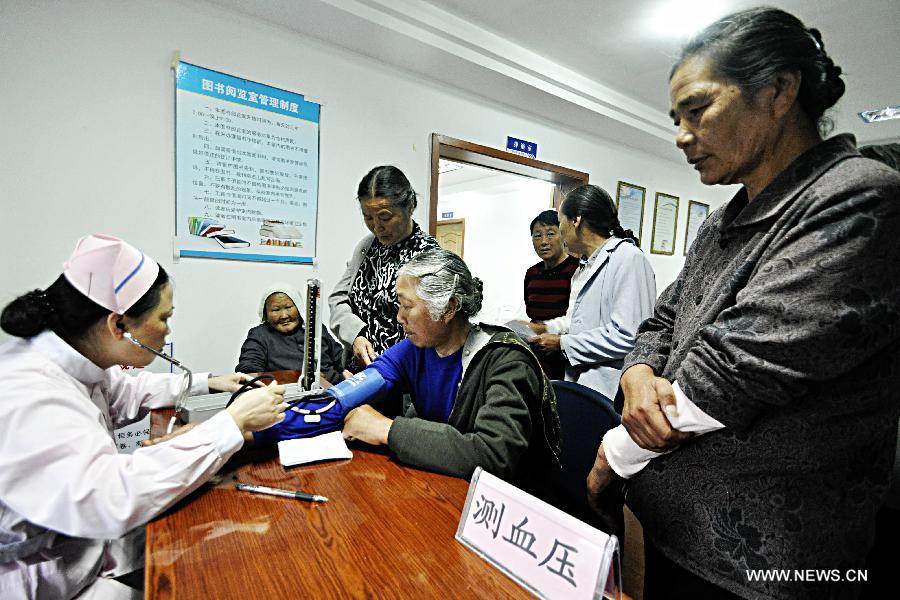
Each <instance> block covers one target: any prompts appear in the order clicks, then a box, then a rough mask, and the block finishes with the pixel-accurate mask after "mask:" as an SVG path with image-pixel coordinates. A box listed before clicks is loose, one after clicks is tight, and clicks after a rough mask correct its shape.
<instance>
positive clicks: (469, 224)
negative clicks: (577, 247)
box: [429, 134, 588, 323]
mask: <svg viewBox="0 0 900 600" xmlns="http://www.w3.org/2000/svg"><path fill="white" fill-rule="evenodd" d="M431 164H432V173H431V205H430V211H429V232H430V233H431V234H432V235H434V236H435V237H436V238H438V241H439V242H440V243H441V245H442V247H444V248H446V249H447V250H450V251H452V252H456V253H457V254H459V255H460V256H462V257H463V258H464V259H465V261H466V264H467V265H468V266H469V268H470V269H471V270H472V273H473V275H475V276H476V277H479V278H481V280H482V281H483V282H484V303H483V305H482V310H481V313H480V315H479V320H482V321H485V322H488V323H505V322H506V321H509V320H510V319H514V318H522V317H524V316H525V304H524V299H523V281H524V276H525V271H526V269H528V267H530V266H531V265H533V264H534V263H536V262H538V261H539V260H540V259H539V257H538V256H536V255H535V253H534V249H533V246H532V244H531V234H530V232H529V231H528V225H529V224H530V223H531V220H532V219H534V217H536V216H537V215H538V213H540V212H541V211H543V210H547V209H555V208H557V207H558V206H559V203H560V201H561V200H562V198H563V197H564V195H565V194H566V193H567V192H568V191H569V190H571V189H573V188H575V187H577V186H579V185H582V184H584V183H587V182H588V175H587V173H582V172H580V171H575V170H572V169H567V168H565V167H560V166H558V165H552V164H550V163H544V162H541V161H538V160H535V159H531V158H527V157H523V156H519V155H516V154H512V153H510V152H504V151H501V150H496V149H494V148H488V147H486V146H479V145H477V144H472V143H469V142H464V141H461V140H456V139H453V138H448V137H446V136H441V135H437V134H434V135H433V136H432V156H431Z"/></svg>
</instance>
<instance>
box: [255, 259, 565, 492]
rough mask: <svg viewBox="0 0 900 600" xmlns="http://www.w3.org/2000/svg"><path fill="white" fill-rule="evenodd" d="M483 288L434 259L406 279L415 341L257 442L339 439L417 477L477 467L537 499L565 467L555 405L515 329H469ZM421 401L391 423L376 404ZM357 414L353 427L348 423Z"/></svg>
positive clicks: (459, 266)
mask: <svg viewBox="0 0 900 600" xmlns="http://www.w3.org/2000/svg"><path fill="white" fill-rule="evenodd" d="M481 287H482V286H481V281H479V280H478V279H475V278H473V277H472V275H471V273H469V269H468V268H467V267H466V264H465V263H464V262H463V261H462V259H461V258H459V257H458V256H457V255H455V254H452V253H450V252H447V251H445V250H440V249H438V250H428V251H426V252H423V253H422V254H420V255H418V256H416V257H414V258H412V259H411V260H410V261H409V262H407V263H406V264H405V265H404V266H403V267H402V268H401V269H400V271H399V273H398V277H397V298H398V299H399V301H400V310H399V311H398V313H397V318H398V320H399V322H400V323H401V324H402V325H403V329H404V330H405V332H406V339H404V340H402V341H401V342H400V343H398V344H396V345H394V346H391V347H390V348H388V349H387V350H386V351H385V352H384V353H383V354H381V355H380V356H378V357H376V358H375V361H374V362H373V363H372V364H370V365H369V366H368V367H367V368H366V369H364V370H363V371H361V372H359V373H357V374H356V375H354V376H353V377H352V378H350V379H348V380H346V381H343V382H341V383H340V384H338V385H336V386H334V387H332V388H330V389H328V390H327V391H325V392H321V393H320V394H319V397H317V398H315V399H313V400H309V401H304V402H303V403H301V404H298V405H297V406H293V407H292V410H288V411H287V412H286V413H285V415H286V418H285V419H284V421H282V422H281V423H279V424H278V425H276V426H275V427H272V428H271V429H269V430H267V431H265V432H263V433H261V434H260V435H257V436H254V437H255V439H256V441H257V443H263V444H267V443H274V442H277V441H279V440H284V439H290V438H298V437H309V436H313V435H317V434H320V433H326V432H328V431H334V430H337V429H339V428H340V426H341V423H342V421H343V425H344V437H345V438H347V439H358V440H360V441H363V442H366V443H369V444H375V445H382V444H384V445H387V446H388V447H389V448H390V449H391V450H393V451H394V452H395V453H396V454H397V457H398V458H399V459H400V460H401V461H403V462H406V463H409V464H411V465H413V466H417V467H422V468H425V469H431V470H434V471H438V472H440V473H446V474H448V475H454V476H457V477H466V478H468V477H469V476H471V475H472V472H473V471H474V470H475V468H476V467H482V468H483V469H485V470H487V471H490V472H491V473H493V474H495V475H497V476H499V477H502V478H504V479H506V480H508V481H510V482H512V483H514V484H516V485H518V486H519V487H521V488H523V489H525V490H527V491H529V492H531V493H535V494H538V495H543V493H545V492H546V491H547V485H548V482H549V481H550V477H549V475H550V474H551V472H552V471H553V470H554V469H557V468H559V417H558V416H557V414H556V397H555V396H554V395H553V388H551V387H550V383H549V381H547V379H546V377H544V375H543V372H542V371H541V367H540V365H539V364H538V361H537V358H535V356H534V354H533V353H532V351H531V348H530V347H529V346H528V345H527V344H525V343H524V342H522V340H520V339H519V338H518V336H516V335H515V334H514V333H512V332H511V331H509V330H507V329H503V328H498V327H492V326H488V325H476V324H474V323H470V322H469V317H472V316H473V315H475V314H476V313H477V312H478V310H479V309H480V308H481ZM405 394H408V395H409V396H410V397H411V399H412V401H411V403H410V404H409V406H407V407H406V409H405V411H404V414H403V416H399V417H397V418H395V419H391V418H388V417H386V416H384V415H383V414H381V413H380V412H378V411H377V410H375V409H374V408H372V406H370V405H369V403H371V402H373V401H375V400H379V399H382V398H384V397H385V396H389V397H390V396H393V397H402V396H403V395H405ZM345 415H346V418H344V417H345Z"/></svg>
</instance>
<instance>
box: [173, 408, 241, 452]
mask: <svg viewBox="0 0 900 600" xmlns="http://www.w3.org/2000/svg"><path fill="white" fill-rule="evenodd" d="M198 427H203V428H207V427H208V428H209V431H207V434H208V435H209V436H210V439H211V440H212V442H213V444H214V445H215V447H216V449H217V450H218V451H219V455H220V456H222V457H226V458H227V457H230V456H231V455H232V454H234V453H235V452H237V451H238V450H240V448H241V446H243V445H244V436H243V434H242V433H241V430H240V428H239V427H238V426H237V423H235V422H234V419H233V418H232V417H231V415H230V414H228V413H227V412H226V411H224V410H223V411H221V412H220V413H218V414H216V415H214V416H213V417H211V418H210V419H209V420H208V421H206V422H205V423H202V424H201V425H198ZM176 439H177V438H176Z"/></svg>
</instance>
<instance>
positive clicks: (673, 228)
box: [650, 192, 678, 256]
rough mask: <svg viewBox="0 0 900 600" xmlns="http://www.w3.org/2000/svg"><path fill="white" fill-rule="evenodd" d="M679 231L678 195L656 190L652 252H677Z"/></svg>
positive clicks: (671, 253)
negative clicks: (676, 245)
mask: <svg viewBox="0 0 900 600" xmlns="http://www.w3.org/2000/svg"><path fill="white" fill-rule="evenodd" d="M677 231H678V197H677V196H670V195H669V194H663V193H662V192H656V202H655V205H654V208H653V237H652V239H651V241H650V252H651V253H652V254H668V255H670V256H671V255H673V254H675V237H676V233H677Z"/></svg>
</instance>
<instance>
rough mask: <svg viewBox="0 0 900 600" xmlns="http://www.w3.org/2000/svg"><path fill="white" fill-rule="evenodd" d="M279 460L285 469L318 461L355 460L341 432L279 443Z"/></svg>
mask: <svg viewBox="0 0 900 600" xmlns="http://www.w3.org/2000/svg"><path fill="white" fill-rule="evenodd" d="M278 458H279V459H280V460H281V465H282V466H284V467H292V466H294V465H302V464H305V463H310V462H316V461H318V460H334V459H337V458H353V453H352V452H350V449H349V448H347V442H345V441H344V436H342V435H341V432H340V431H332V432H331V433H323V434H322V435H317V436H315V437H311V438H297V439H294V440H284V441H281V442H278Z"/></svg>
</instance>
